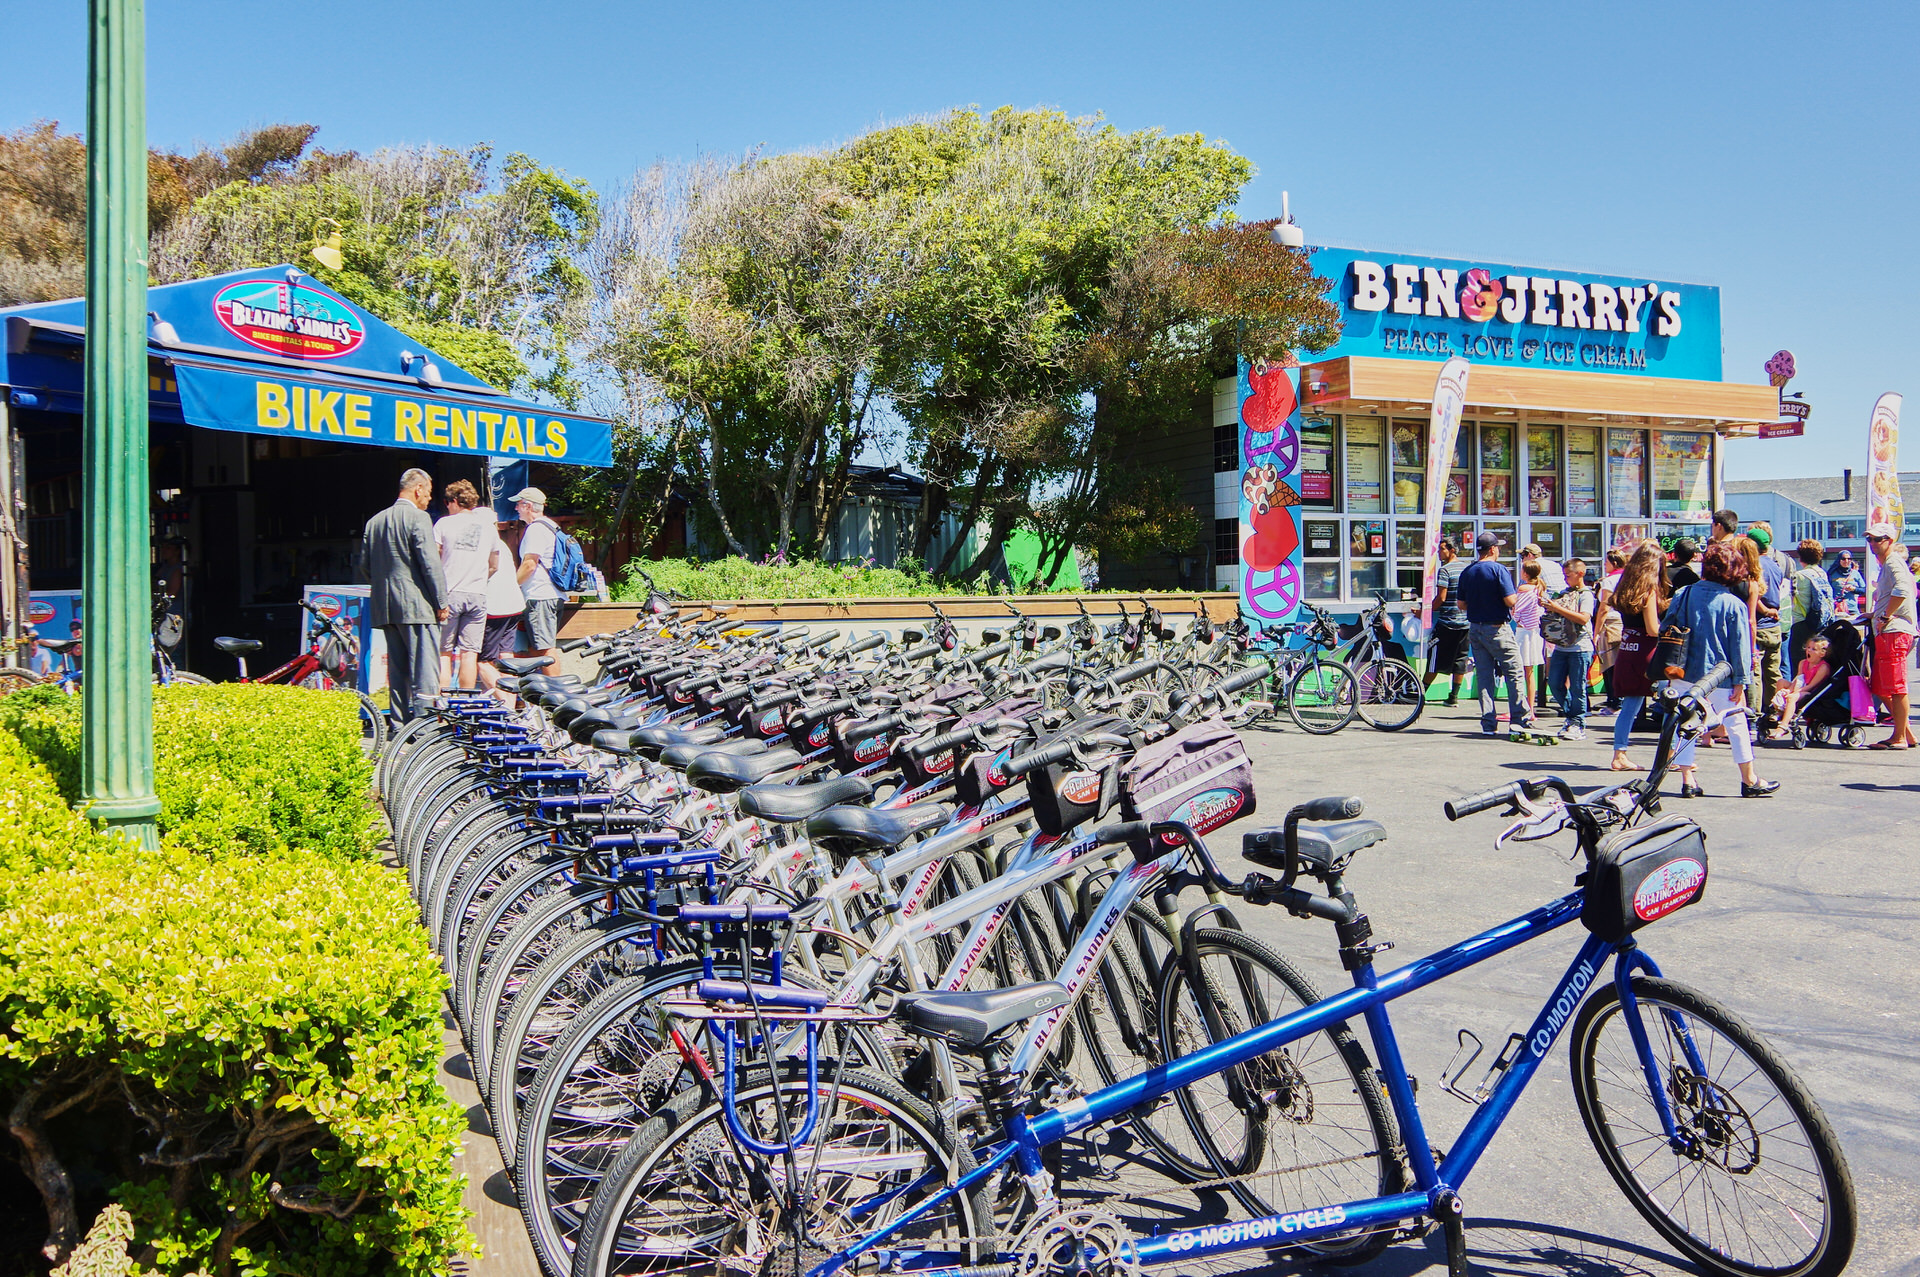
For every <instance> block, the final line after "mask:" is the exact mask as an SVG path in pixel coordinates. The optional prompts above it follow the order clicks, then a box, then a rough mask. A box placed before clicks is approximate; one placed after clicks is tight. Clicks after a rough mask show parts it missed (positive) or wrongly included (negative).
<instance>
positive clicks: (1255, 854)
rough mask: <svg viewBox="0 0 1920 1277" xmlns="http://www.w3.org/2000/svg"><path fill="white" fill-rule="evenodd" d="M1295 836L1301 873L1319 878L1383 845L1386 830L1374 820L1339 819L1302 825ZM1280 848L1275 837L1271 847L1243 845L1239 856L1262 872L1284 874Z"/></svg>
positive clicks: (1260, 844)
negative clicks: (1364, 851) (1362, 851)
mask: <svg viewBox="0 0 1920 1277" xmlns="http://www.w3.org/2000/svg"><path fill="white" fill-rule="evenodd" d="M1298 837H1299V844H1300V868H1301V870H1302V872H1305V873H1310V874H1315V875H1319V874H1325V873H1328V872H1330V871H1332V870H1335V869H1343V868H1345V867H1346V863H1347V861H1349V860H1351V859H1352V858H1353V854H1354V853H1355V852H1357V851H1359V850H1360V849H1361V848H1363V847H1371V846H1373V844H1375V843H1377V842H1384V841H1385V840H1386V837H1387V827H1386V826H1385V825H1383V824H1381V823H1380V822H1379V821H1377V820H1338V821H1334V822H1333V823H1331V824H1326V825H1302V826H1300V829H1299V835H1298ZM1282 847H1283V844H1282V843H1281V842H1280V840H1279V839H1278V838H1276V839H1274V840H1273V841H1272V843H1271V845H1268V844H1264V843H1246V844H1244V845H1243V846H1242V848H1241V855H1243V856H1245V857H1246V858H1247V859H1248V860H1251V861H1252V862H1253V863H1254V864H1256V865H1259V866H1260V867H1261V868H1263V869H1272V870H1275V871H1276V872H1285V870H1286V865H1285V863H1284V862H1283V858H1284V856H1285V854H1286V853H1285V852H1284V851H1283V850H1282Z"/></svg>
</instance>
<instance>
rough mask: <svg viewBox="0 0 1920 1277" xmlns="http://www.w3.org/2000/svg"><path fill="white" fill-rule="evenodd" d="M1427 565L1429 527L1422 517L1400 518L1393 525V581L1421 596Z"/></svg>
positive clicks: (1416, 596)
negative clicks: (1421, 586)
mask: <svg viewBox="0 0 1920 1277" xmlns="http://www.w3.org/2000/svg"><path fill="white" fill-rule="evenodd" d="M1426 567H1427V528H1426V524H1425V522H1424V521H1423V520H1420V519H1400V520H1398V521H1396V522H1395V523H1394V525H1393V583H1394V584H1395V585H1397V586H1399V587H1400V588H1401V589H1402V590H1410V591H1412V595H1411V597H1413V598H1419V597H1420V585H1421V582H1422V579H1423V578H1424V577H1425V575H1426Z"/></svg>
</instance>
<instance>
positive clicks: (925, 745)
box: [907, 727, 973, 758]
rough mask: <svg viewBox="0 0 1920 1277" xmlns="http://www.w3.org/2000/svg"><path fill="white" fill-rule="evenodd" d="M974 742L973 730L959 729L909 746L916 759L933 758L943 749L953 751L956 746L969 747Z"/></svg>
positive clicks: (967, 728)
mask: <svg viewBox="0 0 1920 1277" xmlns="http://www.w3.org/2000/svg"><path fill="white" fill-rule="evenodd" d="M972 742H973V729H972V728H971V727H959V728H955V729H954V730H953V731H950V732H942V733H940V734H939V735H938V736H930V737H928V738H927V739H926V740H923V741H915V742H914V743H913V744H912V745H910V746H908V747H907V748H908V752H909V753H911V754H912V755H913V756H914V757H915V758H931V757H933V756H934V755H935V754H937V753H939V752H940V751H941V750H943V749H952V748H953V747H954V746H955V745H968V744H971V743H972Z"/></svg>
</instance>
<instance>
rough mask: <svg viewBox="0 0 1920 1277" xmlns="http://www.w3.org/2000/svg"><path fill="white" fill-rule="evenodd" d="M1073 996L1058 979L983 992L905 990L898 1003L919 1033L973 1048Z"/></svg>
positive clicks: (908, 1024) (910, 1024)
mask: <svg viewBox="0 0 1920 1277" xmlns="http://www.w3.org/2000/svg"><path fill="white" fill-rule="evenodd" d="M1071 997H1072V995H1071V994H1069V993H1068V992H1067V986H1066V985H1064V984H1061V983H1060V982H1059V981H1058V980H1043V981H1041V982H1040V983H1038V984H1022V985H1016V986H1015V987H1013V988H1011V989H988V990H986V991H984V992H981V993H903V994H901V995H900V1001H899V1002H898V1004H897V1005H898V1006H899V1008H900V1012H901V1014H902V1015H903V1016H904V1017H905V1019H906V1022H907V1026H908V1027H909V1028H911V1029H913V1030H914V1031H915V1032H917V1033H925V1034H929V1035H931V1036H933V1037H937V1038H943V1039H945V1040H946V1041H948V1042H951V1043H952V1044H953V1045H955V1046H957V1047H961V1048H964V1049H972V1048H976V1047H981V1046H985V1045H986V1044H987V1043H988V1042H990V1041H992V1040H993V1037H994V1036H995V1035H996V1034H998V1033H999V1032H1000V1031H1001V1030H1002V1029H1006V1028H1009V1027H1011V1026H1013V1025H1016V1024H1020V1023H1023V1022H1025V1021H1027V1020H1031V1019H1033V1018H1034V1017H1035V1016H1038V1015H1045V1014H1046V1013H1047V1012H1049V1011H1052V1010H1054V1009H1055V1008H1056V1007H1063V1006H1065V1005H1066V1004H1067V1002H1068V1000H1069V999H1070V998H1071Z"/></svg>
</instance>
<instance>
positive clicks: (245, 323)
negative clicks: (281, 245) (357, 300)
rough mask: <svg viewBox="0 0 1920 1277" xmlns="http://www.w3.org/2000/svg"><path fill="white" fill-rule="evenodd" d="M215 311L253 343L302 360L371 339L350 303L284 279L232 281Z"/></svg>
mask: <svg viewBox="0 0 1920 1277" xmlns="http://www.w3.org/2000/svg"><path fill="white" fill-rule="evenodd" d="M213 315H214V318H215V319H218V320H219V321H220V326H221V327H222V328H225V329H226V330H227V331H228V332H230V333H232V334H233V335H234V336H235V337H238V338H239V339H240V340H241V341H244V342H246V343H247V345H249V346H252V347H254V348H255V349H257V350H265V351H269V352H271V353H272V354H276V355H290V356H292V357H294V358H296V359H337V358H339V357H340V356H341V355H345V354H348V353H350V352H352V351H354V350H358V349H359V348H360V344H361V343H362V342H364V341H365V340H366V339H367V326H366V325H365V324H364V323H362V322H361V320H360V317H359V316H358V315H356V314H354V313H353V311H352V310H351V309H350V308H348V307H347V306H346V304H345V303H343V302H339V301H336V300H334V299H333V298H331V297H329V296H327V295H326V294H325V293H322V292H317V291H315V290H314V289H311V288H302V287H301V286H300V285H298V284H289V283H286V282H285V281H283V280H272V279H243V280H241V281H240V282H239V283H237V284H228V285H227V286H226V287H225V288H223V289H221V290H220V292H219V294H218V295H216V296H215V297H214V299H213Z"/></svg>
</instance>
